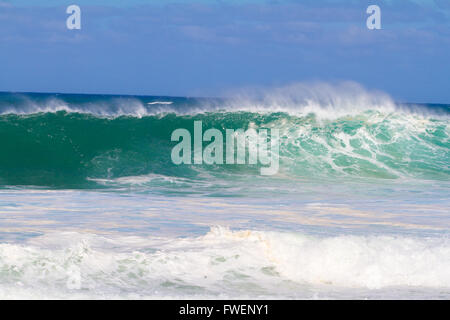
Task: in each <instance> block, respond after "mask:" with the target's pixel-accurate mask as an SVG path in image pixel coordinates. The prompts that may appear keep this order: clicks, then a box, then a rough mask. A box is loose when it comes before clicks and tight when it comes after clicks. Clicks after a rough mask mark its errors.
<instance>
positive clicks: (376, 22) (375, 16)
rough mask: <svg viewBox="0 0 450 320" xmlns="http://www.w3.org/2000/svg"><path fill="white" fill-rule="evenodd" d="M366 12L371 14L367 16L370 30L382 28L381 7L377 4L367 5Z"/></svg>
mask: <svg viewBox="0 0 450 320" xmlns="http://www.w3.org/2000/svg"><path fill="white" fill-rule="evenodd" d="M366 13H368V14H370V16H369V17H368V18H367V21H366V25H367V28H368V29H369V30H374V29H378V30H379V29H381V9H380V7H379V6H377V5H374V4H373V5H370V6H368V7H367V10H366Z"/></svg>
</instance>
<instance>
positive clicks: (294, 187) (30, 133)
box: [0, 83, 450, 299]
mask: <svg viewBox="0 0 450 320" xmlns="http://www.w3.org/2000/svg"><path fill="white" fill-rule="evenodd" d="M449 120H450V105H443V104H413V103H398V102H395V101H393V100H392V99H391V98H390V97H389V96H388V95H386V94H384V93H381V92H376V91H369V90H366V89H364V88H362V87H360V86H359V85H357V84H355V83H341V84H335V85H330V84H322V83H321V84H312V85H311V84H294V85H291V86H287V87H282V88H278V89H265V90H249V89H246V90H242V91H240V92H233V94H229V95H228V96H227V98H185V97H161V96H146V97H144V96H114V95H71V94H36V93H0V137H1V139H0V150H1V153H0V298H3V299H16V298H31V299H42V298H49V299H51V298H63V299H67V298H73V299H83V298H93V299H107V298H118V299H158V298H168V299H170V298H176V299H183V298H186V299H188V298H205V299H209V298H213V299H229V298H249V299H252V298H262V299H265V298H274V299H283V298H288V299H340V298H350V299H365V298H368V299H382V298H405V299H430V298H438V299H449V298H450V239H449V237H448V236H449V230H450V210H449V207H450V205H449V204H450V197H449V195H450V192H449V191H450V138H449V137H450V128H449V124H450V121H449ZM195 121H202V123H203V126H204V129H205V130H206V129H209V128H215V129H218V130H220V131H222V132H225V130H226V129H244V130H246V129H248V128H254V129H256V130H258V129H274V128H275V129H279V137H278V139H279V141H278V144H279V171H278V173H277V174H275V175H273V176H261V175H260V174H259V172H260V166H259V165H239V166H234V165H207V164H202V165H194V164H192V165H176V164H174V163H172V161H171V158H170V157H171V150H172V148H173V147H174V145H175V144H176V142H172V141H171V139H170V136H171V133H172V132H173V131H174V130H175V129H178V128H184V129H187V130H188V131H190V132H191V133H192V131H193V123H194V122H195ZM249 152H252V150H250V151H249Z"/></svg>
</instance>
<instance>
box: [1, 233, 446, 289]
mask: <svg viewBox="0 0 450 320" xmlns="http://www.w3.org/2000/svg"><path fill="white" fill-rule="evenodd" d="M0 280H1V281H0V296H1V297H2V298H19V297H32V298H45V297H47V298H52V297H64V298H67V297H72V298H76V297H92V298H105V297H120V298H133V297H134V298H136V297H140V298H143V297H147V298H157V297H171V296H172V297H195V296H197V297H206V298H221V297H222V298H225V297H235V298H236V297H239V296H242V297H246V296H252V297H287V298H289V297H304V298H314V297H320V296H322V297H333V296H334V297H338V296H339V294H341V295H343V296H346V295H348V294H349V292H353V294H354V297H359V298H364V297H369V298H370V297H376V296H377V294H379V293H380V290H383V289H384V290H385V293H386V292H389V291H390V292H391V295H395V294H402V296H401V297H402V298H407V297H408V294H411V293H408V292H413V293H414V292H415V293H414V294H416V295H417V294H418V293H419V296H420V292H422V294H424V295H425V297H426V296H427V294H426V292H427V290H429V289H438V291H439V292H440V294H441V295H442V294H443V295H444V296H447V298H448V297H450V242H449V239H447V238H407V237H386V236H370V237H369V236H368V237H364V236H337V237H312V236H308V235H305V234H298V233H297V234H294V233H278V232H263V231H251V230H241V231H231V230H229V229H227V228H222V227H214V228H212V229H211V231H210V232H209V233H207V234H206V235H204V236H200V237H195V238H156V237H148V238H140V237H116V238H111V237H101V236H94V235H87V234H77V233H53V234H47V235H45V236H42V237H39V238H35V239H32V240H29V241H28V242H27V243H24V244H5V243H3V244H1V245H0ZM414 294H412V296H413V297H414ZM416 297H417V296H416Z"/></svg>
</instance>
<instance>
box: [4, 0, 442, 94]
mask: <svg viewBox="0 0 450 320" xmlns="http://www.w3.org/2000/svg"><path fill="white" fill-rule="evenodd" d="M70 4H77V5H79V6H80V7H81V10H82V29H81V30H68V29H67V28H66V19H67V17H68V15H67V14H66V13H65V10H66V7H67V6H68V5H70ZM370 4H377V5H379V6H380V7H381V14H382V30H368V29H367V28H366V19H367V17H368V15H367V14H366V8H367V6H368V5H370ZM449 79H450V0H422V1H420V0H414V1H412V0H411V1H410V0H390V1H388V0H384V1H378V0H370V1H363V0H353V1H352V0H345V1H344V0H323V1H320V0H303V1H294V0H290V1H288V0H286V1H275V0H273V1H257V0H240V1H231V0H230V1H229V0H221V1H212V0H209V1H208V0H194V1H187V0H184V1H183V0H178V1H170V0H164V1H163V0H153V1H151V0H147V1H145V0H130V1H118V0H89V1H87V0H71V1H65V0H28V1H25V0H11V1H5V0H0V91H33V92H78V93H112V94H114V93H115V94H149V95H189V96H213V95H222V94H223V93H224V92H227V91H229V90H233V89H239V88H242V87H248V86H250V87H255V86H265V87H271V86H273V87H277V86H283V85H286V84H290V83H294V82H309V81H324V82H337V81H343V80H352V81H356V82H359V83H361V84H362V85H364V86H365V87H367V88H369V89H378V90H382V91H385V92H387V93H389V94H390V95H392V96H393V97H394V98H396V99H398V100H400V101H410V102H437V103H439V102H441V103H450V80H449Z"/></svg>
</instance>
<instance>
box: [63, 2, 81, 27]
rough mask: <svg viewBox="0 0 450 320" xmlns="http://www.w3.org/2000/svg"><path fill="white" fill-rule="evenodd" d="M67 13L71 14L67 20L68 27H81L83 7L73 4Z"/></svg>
mask: <svg viewBox="0 0 450 320" xmlns="http://www.w3.org/2000/svg"><path fill="white" fill-rule="evenodd" d="M66 13H67V14H70V16H69V17H68V18H67V20H66V26H67V29H69V30H73V29H77V30H80V29H81V9H80V7H79V6H77V5H75V4H72V5H70V6H68V7H67V9H66Z"/></svg>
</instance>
